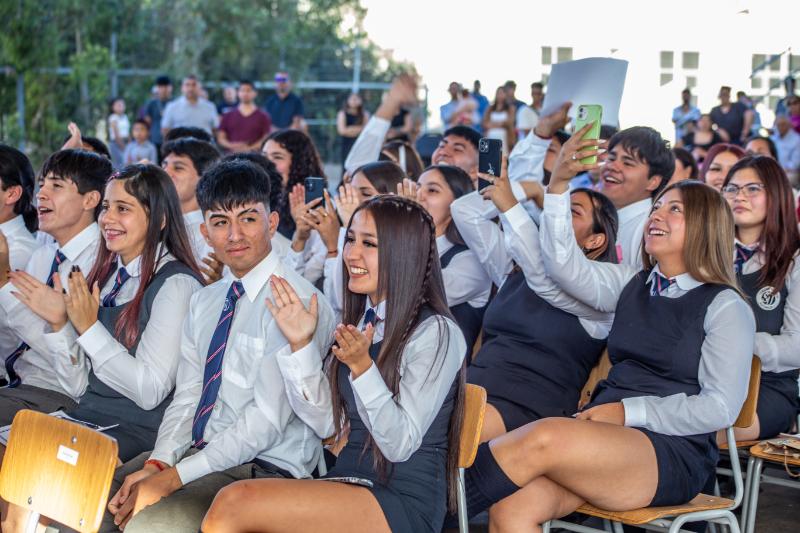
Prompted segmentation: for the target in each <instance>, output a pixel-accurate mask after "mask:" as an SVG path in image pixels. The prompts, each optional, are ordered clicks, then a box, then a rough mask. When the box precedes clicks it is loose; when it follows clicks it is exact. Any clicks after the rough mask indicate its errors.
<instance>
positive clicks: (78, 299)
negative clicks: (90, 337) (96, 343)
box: [64, 267, 100, 335]
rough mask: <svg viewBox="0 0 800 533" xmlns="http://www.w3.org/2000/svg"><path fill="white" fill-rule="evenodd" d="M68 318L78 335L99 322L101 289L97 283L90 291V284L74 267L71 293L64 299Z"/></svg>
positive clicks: (70, 284) (78, 269)
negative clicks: (98, 311)
mask: <svg viewBox="0 0 800 533" xmlns="http://www.w3.org/2000/svg"><path fill="white" fill-rule="evenodd" d="M64 302H65V303H66V307H67V316H68V317H69V321H70V322H72V326H73V327H74V328H75V331H77V332H78V335H83V334H84V333H85V332H86V330H87V329H89V328H90V327H92V325H94V323H95V322H97V310H98V309H99V308H100V287H99V285H98V284H97V282H96V281H95V282H94V286H93V287H92V289H91V290H89V284H88V283H87V281H86V278H84V277H83V272H81V270H80V268H78V267H74V269H73V270H72V272H70V275H69V293H68V294H67V295H66V296H65V297H64Z"/></svg>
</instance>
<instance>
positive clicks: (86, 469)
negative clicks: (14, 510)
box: [0, 409, 117, 533]
mask: <svg viewBox="0 0 800 533" xmlns="http://www.w3.org/2000/svg"><path fill="white" fill-rule="evenodd" d="M116 464H117V441H115V440H114V439H112V438H110V437H108V436H107V435H103V434H102V433H99V432H97V431H93V430H91V429H88V428H86V427H84V426H81V425H79V424H75V423H74V422H68V421H66V420H62V419H59V418H55V417H52V416H49V415H46V414H43V413H37V412H35V411H30V410H27V409H23V410H22V411H19V412H18V413H17V415H16V416H15V417H14V423H13V424H12V425H11V435H10V437H9V440H8V447H7V448H6V453H5V457H4V459H3V467H2V470H0V496H1V497H2V498H3V499H4V500H6V501H7V502H9V503H13V504H15V505H19V506H20V507H23V508H25V509H28V510H30V511H31V514H30V518H29V521H28V531H35V529H36V524H37V523H38V521H39V517H40V515H41V516H45V517H47V518H49V519H51V520H54V521H56V522H59V523H61V524H64V525H65V526H67V527H69V528H72V529H74V530H76V531H79V532H80V533H94V532H96V531H97V530H98V529H99V528H100V522H101V520H102V518H103V512H104V511H105V507H106V500H107V498H108V491H109V489H110V487H111V478H112V476H113V475H114V468H115V467H116Z"/></svg>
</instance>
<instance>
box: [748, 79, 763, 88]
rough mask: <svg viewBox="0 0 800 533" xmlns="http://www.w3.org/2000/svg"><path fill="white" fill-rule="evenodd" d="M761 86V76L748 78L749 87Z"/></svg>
mask: <svg viewBox="0 0 800 533" xmlns="http://www.w3.org/2000/svg"><path fill="white" fill-rule="evenodd" d="M763 86H764V84H763V83H761V77H760V76H753V77H752V78H750V88H751V89H760V88H761V87H763Z"/></svg>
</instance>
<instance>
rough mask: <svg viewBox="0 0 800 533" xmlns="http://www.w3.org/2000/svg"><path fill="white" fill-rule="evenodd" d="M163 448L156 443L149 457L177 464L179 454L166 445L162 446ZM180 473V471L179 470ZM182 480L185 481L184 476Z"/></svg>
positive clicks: (171, 464) (172, 464)
mask: <svg viewBox="0 0 800 533" xmlns="http://www.w3.org/2000/svg"><path fill="white" fill-rule="evenodd" d="M162 448H163V449H159V446H158V444H157V443H156V448H155V449H154V450H153V452H152V453H151V454H150V457H148V459H151V460H153V461H161V462H162V463H166V464H168V465H170V466H175V463H176V462H177V461H178V454H177V453H175V452H173V451H170V450H168V449H167V447H166V446H162ZM178 474H179V475H180V472H178ZM181 481H183V476H181Z"/></svg>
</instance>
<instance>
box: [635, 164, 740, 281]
mask: <svg viewBox="0 0 800 533" xmlns="http://www.w3.org/2000/svg"><path fill="white" fill-rule="evenodd" d="M673 189H677V190H678V191H679V192H680V194H681V199H682V200H683V210H684V211H683V212H684V217H685V220H686V237H685V239H684V247H683V261H684V263H685V264H686V270H687V272H688V273H689V274H690V275H691V276H692V277H693V278H694V279H696V280H697V281H701V282H703V283H716V284H719V285H727V286H729V287H731V288H732V289H734V290H736V291H737V292H739V293H740V294H741V291H740V290H739V285H738V283H737V281H736V274H735V272H734V270H733V246H734V244H733V243H734V236H735V235H736V226H735V225H734V223H733V213H731V208H730V206H729V205H728V202H727V201H725V199H724V198H723V197H722V195H721V194H720V193H718V192H717V191H715V190H714V189H712V188H711V187H709V186H708V185H706V184H704V183H701V182H699V181H691V180H687V181H681V182H678V183H675V184H673V185H670V186H669V187H667V188H666V189H664V190H663V191H662V192H661V194H659V195H658V196H657V197H656V199H655V201H654V202H653V203H655V202H658V200H659V199H660V198H661V197H663V196H664V195H665V194H666V193H667V192H668V191H671V190H673ZM642 264H643V265H644V269H645V270H646V271H650V270H651V269H652V268H653V267H654V266H655V264H656V261H655V259H654V258H653V257H652V256H650V254H648V253H647V251H646V250H645V247H644V235H643V236H642Z"/></svg>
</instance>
